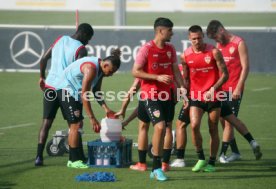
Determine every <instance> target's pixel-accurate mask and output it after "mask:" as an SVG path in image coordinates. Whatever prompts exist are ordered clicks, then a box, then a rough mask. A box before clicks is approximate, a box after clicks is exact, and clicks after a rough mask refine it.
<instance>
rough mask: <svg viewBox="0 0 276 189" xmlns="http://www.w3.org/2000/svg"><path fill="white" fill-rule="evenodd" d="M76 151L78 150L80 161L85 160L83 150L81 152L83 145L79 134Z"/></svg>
mask: <svg viewBox="0 0 276 189" xmlns="http://www.w3.org/2000/svg"><path fill="white" fill-rule="evenodd" d="M78 150H79V155H80V158H81V160H83V161H85V160H86V158H85V155H84V150H83V145H82V136H81V134H80V133H79V147H78Z"/></svg>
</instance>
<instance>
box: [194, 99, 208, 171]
mask: <svg viewBox="0 0 276 189" xmlns="http://www.w3.org/2000/svg"><path fill="white" fill-rule="evenodd" d="M190 103H191V105H190V121H191V130H192V142H193V145H194V146H195V149H196V153H197V156H198V161H197V163H196V164H195V166H194V167H193V168H192V171H194V172H198V171H200V170H201V169H202V168H203V167H204V166H205V164H206V161H205V155H204V151H203V147H202V136H201V133H200V123H201V119H202V116H203V113H204V110H203V109H202V108H200V107H201V103H200V102H198V101H191V102H190Z"/></svg>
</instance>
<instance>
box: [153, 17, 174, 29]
mask: <svg viewBox="0 0 276 189" xmlns="http://www.w3.org/2000/svg"><path fill="white" fill-rule="evenodd" d="M158 26H164V27H168V28H172V27H173V22H172V21H171V20H170V19H168V18H163V17H159V18H157V19H156V20H155V22H154V29H156V28H157V27H158Z"/></svg>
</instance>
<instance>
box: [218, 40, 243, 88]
mask: <svg viewBox="0 0 276 189" xmlns="http://www.w3.org/2000/svg"><path fill="white" fill-rule="evenodd" d="M242 41H243V39H242V38H240V37H238V36H234V38H233V39H232V40H231V41H230V42H229V43H228V44H227V45H225V46H222V45H221V44H219V43H218V45H217V46H218V49H219V50H220V51H221V53H222V56H223V59H224V62H225V64H226V66H227V69H228V72H229V79H228V80H227V81H226V83H224V84H223V85H222V90H223V91H229V90H230V87H231V88H232V90H235V88H236V86H237V84H238V81H239V79H240V74H241V70H242V66H241V61H240V55H239V50H238V47H239V44H240V42H242ZM243 87H244V86H243Z"/></svg>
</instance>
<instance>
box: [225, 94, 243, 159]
mask: <svg viewBox="0 0 276 189" xmlns="http://www.w3.org/2000/svg"><path fill="white" fill-rule="evenodd" d="M227 95H228V99H229V100H228V101H226V102H227V104H228V105H229V106H230V108H231V110H232V112H233V114H234V115H235V116H236V117H238V114H239V110H240V104H241V100H242V96H241V98H239V99H231V100H230V98H229V95H230V94H227ZM227 124H229V125H230V123H229V122H227ZM230 147H231V150H232V154H231V155H230V156H229V157H228V158H227V160H228V161H235V160H239V159H240V158H241V155H240V151H239V149H238V145H237V142H236V139H235V136H234V129H233V126H232V139H231V141H230Z"/></svg>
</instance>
